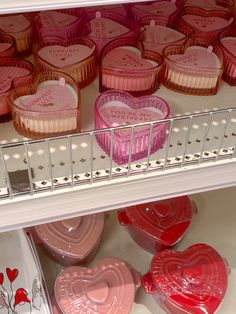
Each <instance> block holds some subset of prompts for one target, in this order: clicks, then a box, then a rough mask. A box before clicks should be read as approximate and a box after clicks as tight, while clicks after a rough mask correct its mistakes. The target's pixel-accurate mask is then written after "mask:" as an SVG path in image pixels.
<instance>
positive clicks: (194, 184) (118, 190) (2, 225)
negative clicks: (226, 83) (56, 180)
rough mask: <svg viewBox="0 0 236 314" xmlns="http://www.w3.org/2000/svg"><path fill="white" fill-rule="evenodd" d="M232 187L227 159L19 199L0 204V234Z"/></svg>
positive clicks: (234, 170) (233, 167) (234, 176)
mask: <svg viewBox="0 0 236 314" xmlns="http://www.w3.org/2000/svg"><path fill="white" fill-rule="evenodd" d="M235 185H236V160H235V159H229V160H220V161H217V163H216V162H211V163H206V164H202V165H200V166H196V165H195V166H191V167H188V168H179V169H169V170H168V169H167V170H165V172H159V173H157V172H156V173H149V174H146V175H137V176H134V177H129V178H121V179H116V180H114V181H111V182H109V181H104V182H99V183H93V184H92V185H89V184H88V185H82V186H77V187H74V188H73V189H69V188H66V189H60V190H56V191H54V192H47V193H42V194H36V195H33V196H22V197H19V198H15V199H13V200H3V201H1V205H0V232H3V231H8V230H13V229H17V228H22V227H27V226H31V225H35V224H41V223H46V222H50V221H56V220H60V219H66V218H71V217H75V216H79V215H86V214H91V213H95V212H103V211H108V210H112V209H118V208H122V207H124V206H130V205H134V204H138V203H145V202H150V201H156V200H159V199H165V198H171V197H175V196H178V195H184V194H187V195H190V194H194V193H199V192H205V191H210V190H215V189H220V188H225V187H231V186H235Z"/></svg>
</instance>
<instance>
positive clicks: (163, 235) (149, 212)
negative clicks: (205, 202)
mask: <svg viewBox="0 0 236 314" xmlns="http://www.w3.org/2000/svg"><path fill="white" fill-rule="evenodd" d="M194 210H195V206H194V203H193V202H192V201H191V200H190V199H189V198H188V197H187V196H182V197H176V198H172V199H168V200H163V201H158V202H155V203H148V204H142V205H136V206H132V207H128V208H127V209H126V215H127V217H128V220H129V223H130V224H132V225H134V226H135V227H136V228H138V229H139V230H140V231H142V232H144V233H145V234H147V235H149V236H150V237H151V238H152V239H155V240H157V241H158V242H161V243H163V244H165V245H168V246H172V245H174V244H175V243H176V242H177V241H178V240H180V238H181V237H182V235H183V234H184V232H185V231H186V229H187V228H188V226H189V225H190V222H191V219H192V216H193V213H194Z"/></svg>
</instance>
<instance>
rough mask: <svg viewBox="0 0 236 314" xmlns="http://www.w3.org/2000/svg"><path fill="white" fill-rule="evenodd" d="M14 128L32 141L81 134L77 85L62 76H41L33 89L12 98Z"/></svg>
mask: <svg viewBox="0 0 236 314" xmlns="http://www.w3.org/2000/svg"><path fill="white" fill-rule="evenodd" d="M9 105H10V107H11V111H12V119H13V123H14V127H15V129H16V130H17V132H19V133H20V134H22V135H24V136H26V137H30V138H45V137H50V136H56V135H64V134H69V133H73V132H79V131H80V127H81V126H80V125H81V123H80V116H81V112H80V92H79V89H78V84H77V82H76V81H75V80H74V79H73V78H72V77H70V76H68V75H66V74H64V73H61V72H41V73H38V74H37V75H36V76H35V78H34V82H33V83H32V85H25V86H22V87H19V88H15V89H13V90H12V92H11V93H10V95H9Z"/></svg>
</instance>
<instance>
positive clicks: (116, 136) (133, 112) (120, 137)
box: [94, 90, 170, 164]
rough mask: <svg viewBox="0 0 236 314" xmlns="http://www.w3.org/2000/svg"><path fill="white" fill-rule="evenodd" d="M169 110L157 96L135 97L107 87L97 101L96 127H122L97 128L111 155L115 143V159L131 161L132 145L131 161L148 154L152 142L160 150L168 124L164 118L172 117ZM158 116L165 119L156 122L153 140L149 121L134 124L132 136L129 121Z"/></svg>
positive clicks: (136, 121)
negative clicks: (136, 125)
mask: <svg viewBox="0 0 236 314" xmlns="http://www.w3.org/2000/svg"><path fill="white" fill-rule="evenodd" d="M169 114H170V108H169V105H168V104H167V103H166V102H165V101H164V100H163V99H162V98H159V97H157V96H143V97H139V98H135V97H133V96H131V95H130V94H128V93H126V92H122V91H115V90H114V91H112V90H111V91H107V92H105V93H103V94H101V95H100V96H98V97H97V99H96V102H95V106H94V119H95V122H94V124H95V128H96V129H104V128H112V127H118V128H116V129H115V131H114V132H112V131H111V130H108V131H106V132H104V131H101V132H97V133H96V139H97V142H98V144H99V145H100V146H101V148H102V149H103V150H104V151H105V152H106V153H107V154H108V155H110V153H111V145H112V159H113V160H114V161H115V162H116V163H118V164H123V163H127V162H128V160H129V153H130V147H132V154H131V161H134V160H138V159H141V158H144V157H146V156H147V154H148V147H149V143H150V153H154V152H156V151H157V150H158V149H159V148H160V147H161V146H162V145H163V143H164V141H165V137H166V127H167V125H166V123H165V122H163V120H164V119H166V118H168V117H169ZM157 120H161V121H162V122H160V123H158V122H156V123H154V124H153V127H152V140H151V141H150V125H149V124H148V125H147V124H145V125H144V126H142V125H140V126H139V127H137V128H136V129H135V128H134V130H133V137H132V140H131V128H130V127H128V128H127V126H128V125H133V124H135V123H145V122H148V121H150V122H151V121H157ZM119 126H121V128H120V127H119ZM122 126H124V127H123V128H122ZM131 142H132V144H131Z"/></svg>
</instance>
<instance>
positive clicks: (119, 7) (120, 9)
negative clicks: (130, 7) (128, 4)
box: [86, 4, 126, 17]
mask: <svg viewBox="0 0 236 314" xmlns="http://www.w3.org/2000/svg"><path fill="white" fill-rule="evenodd" d="M98 11H99V12H101V11H110V12H113V13H115V14H119V15H122V16H125V17H126V9H125V5H124V4H110V5H106V6H104V5H97V6H92V7H87V8H86V12H87V14H89V13H91V12H98Z"/></svg>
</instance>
